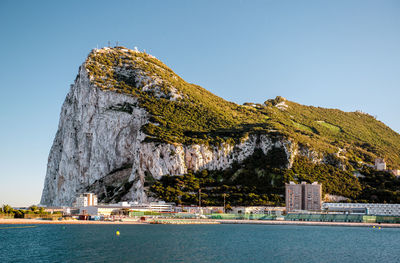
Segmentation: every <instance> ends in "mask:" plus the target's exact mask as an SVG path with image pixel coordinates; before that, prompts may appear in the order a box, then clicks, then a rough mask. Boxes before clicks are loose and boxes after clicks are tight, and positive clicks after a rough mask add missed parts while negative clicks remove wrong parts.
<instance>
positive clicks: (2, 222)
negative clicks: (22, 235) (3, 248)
mask: <svg viewBox="0 0 400 263" xmlns="http://www.w3.org/2000/svg"><path fill="white" fill-rule="evenodd" d="M38 224H55V225H117V224H118V225H138V224H147V223H145V222H144V223H143V222H139V221H91V220H61V221H59V220H40V219H19V218H15V219H0V225H38Z"/></svg>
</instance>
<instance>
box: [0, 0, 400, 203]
mask: <svg viewBox="0 0 400 263" xmlns="http://www.w3.org/2000/svg"><path fill="white" fill-rule="evenodd" d="M399 14H400V1H395V0H394V1H389V0H382V1H375V0H374V1H367V0H359V1H357V0H337V1H322V0H321V1H307V0H306V1H278V0H276V1H247V0H246V1H234V0H228V1H184V0H182V1H163V0H160V1H144V0H143V1H8V0H1V1H0V36H1V41H0V50H1V51H0V52H1V53H0V54H1V56H0V58H1V60H0V81H1V82H0V87H1V96H0V124H1V129H0V204H2V203H9V204H11V205H30V204H34V203H38V202H39V200H40V196H41V191H42V187H43V182H44V177H45V173H46V163H47V158H48V153H49V150H50V147H51V144H52V141H53V138H54V135H55V133H56V130H57V125H58V118H59V113H60V109H61V105H62V103H63V100H64V98H65V95H66V94H67V92H68V90H69V85H70V84H72V83H73V80H74V79H75V76H76V73H77V71H78V67H79V65H80V64H82V62H83V61H84V59H85V57H86V56H87V54H88V53H89V52H90V50H91V49H92V48H95V47H96V46H98V47H102V46H106V45H107V42H108V41H111V42H112V43H113V44H115V42H116V41H118V42H119V43H120V44H122V45H124V46H127V47H129V48H133V47H134V46H138V47H139V49H141V50H143V49H145V50H146V51H147V52H148V53H151V54H153V55H155V56H156V57H158V58H159V59H161V60H162V61H163V62H164V63H166V64H167V65H168V66H170V67H171V68H172V69H173V70H174V71H175V72H176V73H178V74H179V75H181V76H182V77H183V78H184V79H186V80H187V81H189V82H192V83H196V84H199V85H201V86H203V87H204V88H206V89H208V90H210V91H211V92H213V93H215V94H217V95H219V96H221V97H223V98H225V99H227V100H230V101H234V102H236V103H243V102H264V101H265V100H266V99H269V98H274V97H275V96H277V95H280V96H284V97H286V98H287V99H289V100H292V101H296V102H298V103H301V104H306V105H314V106H321V107H329V108H339V109H342V110H344V111H355V110H362V111H364V112H367V113H370V114H371V115H376V116H378V119H379V120H381V121H383V122H384V123H385V124H387V125H388V126H390V127H391V128H392V129H394V130H395V131H397V132H399V131H400V118H399V117H398V115H399V113H400V103H399V99H400V15H399Z"/></svg>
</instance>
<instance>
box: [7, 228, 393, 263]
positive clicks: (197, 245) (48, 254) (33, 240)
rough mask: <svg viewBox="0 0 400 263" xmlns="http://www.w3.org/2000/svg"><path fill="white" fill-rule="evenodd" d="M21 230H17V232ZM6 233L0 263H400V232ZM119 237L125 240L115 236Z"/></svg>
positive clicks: (59, 230)
mask: <svg viewBox="0 0 400 263" xmlns="http://www.w3.org/2000/svg"><path fill="white" fill-rule="evenodd" d="M14 226H15V225H14ZM4 227H7V225H0V262H400V229H399V228H386V229H381V230H379V229H377V228H375V229H374V228H367V227H365V228H364V227H328V226H326V227H324V226H293V225H290V226H289V225H279V226H277V225H274V226H271V225H37V227H34V228H9V229H4ZM116 231H119V232H120V235H119V236H117V235H116Z"/></svg>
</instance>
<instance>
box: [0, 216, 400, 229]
mask: <svg viewBox="0 0 400 263" xmlns="http://www.w3.org/2000/svg"><path fill="white" fill-rule="evenodd" d="M185 220H186V219H176V220H174V219H168V223H167V224H177V225H178V224H179V225H180V224H185V225H198V224H233V225H243V224H250V225H301V226H341V227H375V228H379V227H381V228H400V224H387V223H382V224H378V223H353V222H314V221H273V220H228V219H223V220H218V219H216V220H209V219H208V220H201V219H198V220H188V221H186V222H184V221H185ZM174 221H175V222H174ZM42 224H45V225H46V224H47V225H149V224H154V223H152V221H150V220H149V221H144V222H141V221H139V220H137V221H133V220H132V221H90V220H62V221H58V220H57V221H55V220H54V221H52V220H40V219H18V218H14V219H0V225H42Z"/></svg>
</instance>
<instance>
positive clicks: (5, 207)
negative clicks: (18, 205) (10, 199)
mask: <svg viewBox="0 0 400 263" xmlns="http://www.w3.org/2000/svg"><path fill="white" fill-rule="evenodd" d="M13 211H14V209H13V208H12V207H11V206H9V205H3V213H5V214H11V213H12V212H13Z"/></svg>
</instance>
